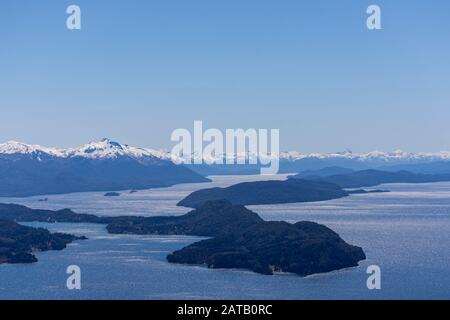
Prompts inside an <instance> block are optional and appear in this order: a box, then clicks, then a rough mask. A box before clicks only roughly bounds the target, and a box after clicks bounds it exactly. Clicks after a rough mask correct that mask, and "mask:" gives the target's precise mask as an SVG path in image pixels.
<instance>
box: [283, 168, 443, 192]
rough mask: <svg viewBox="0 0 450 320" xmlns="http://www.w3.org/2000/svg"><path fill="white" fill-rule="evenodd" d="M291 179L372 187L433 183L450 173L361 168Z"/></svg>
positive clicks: (355, 186) (300, 175) (345, 186)
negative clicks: (328, 174) (392, 184)
mask: <svg viewBox="0 0 450 320" xmlns="http://www.w3.org/2000/svg"><path fill="white" fill-rule="evenodd" d="M290 179H291V180H292V179H294V180H295V179H300V180H305V179H306V180H311V181H321V182H328V183H333V184H336V185H338V186H340V187H342V188H361V187H372V186H376V185H379V184H383V183H431V182H446V181H450V174H421V173H413V172H408V171H396V172H391V171H382V170H373V169H370V170H361V171H355V172H350V173H346V174H335V175H330V176H317V175H310V176H305V174H299V175H294V176H291V177H290Z"/></svg>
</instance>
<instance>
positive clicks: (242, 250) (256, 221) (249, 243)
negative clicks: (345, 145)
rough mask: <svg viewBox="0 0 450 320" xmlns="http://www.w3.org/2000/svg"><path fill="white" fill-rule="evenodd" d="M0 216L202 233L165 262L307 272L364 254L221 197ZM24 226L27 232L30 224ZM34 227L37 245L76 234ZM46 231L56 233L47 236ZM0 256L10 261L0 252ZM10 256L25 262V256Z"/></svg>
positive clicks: (5, 211)
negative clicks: (113, 212)
mask: <svg viewBox="0 0 450 320" xmlns="http://www.w3.org/2000/svg"><path fill="white" fill-rule="evenodd" d="M0 219H2V221H5V222H4V223H5V227H6V228H5V229H6V230H15V229H16V230H17V229H18V228H21V227H23V226H20V225H17V223H16V222H15V221H22V222H31V221H41V222H73V223H76V222H80V223H81V222H86V223H100V224H105V225H106V228H107V230H108V232H109V233H114V234H139V235H190V236H199V237H207V238H208V239H205V240H201V241H199V242H197V243H194V244H192V245H189V246H187V247H185V248H183V249H181V250H179V251H176V252H174V253H172V254H170V255H169V256H168V257H167V260H168V261H169V262H171V263H181V264H194V265H205V266H207V267H209V268H231V269H248V270H251V271H254V272H257V273H261V274H273V273H274V272H289V273H295V274H298V275H300V276H307V275H311V274H315V273H323V272H329V271H333V270H339V269H343V268H349V267H355V266H357V265H358V263H359V261H361V260H364V259H365V258H366V256H365V254H364V251H363V250H362V249H361V248H360V247H356V246H353V245H350V244H348V243H346V242H345V241H344V240H343V239H341V238H340V237H339V235H338V234H337V233H335V232H334V231H332V230H331V229H329V228H327V227H325V226H323V225H320V224H317V223H314V222H298V223H296V224H290V223H287V222H269V221H264V220H263V219H262V218H261V217H260V216H259V215H258V214H256V213H255V212H253V211H251V210H249V209H247V208H246V207H244V206H243V205H235V204H232V203H231V202H230V201H227V200H216V201H207V202H206V203H204V204H203V205H201V206H200V207H199V208H197V209H195V210H192V211H191V212H189V213H187V214H185V215H181V216H162V217H137V216H122V217H97V216H95V215H88V214H78V213H75V212H73V211H71V210H68V209H64V210H60V211H51V210H34V209H30V208H27V207H23V206H18V205H6V204H3V205H2V204H0ZM8 223H10V225H8ZM23 228H29V227H23ZM24 230H28V232H31V231H30V229H24ZM38 230H39V232H40V234H41V237H40V238H39V237H38V238H37V239H43V242H42V243H43V244H42V246H41V247H39V246H38V247H37V248H43V249H45V248H47V249H49V250H50V249H58V248H63V247H64V245H65V244H67V243H69V242H70V241H73V240H75V239H76V238H74V237H73V236H69V235H60V234H53V235H51V234H50V233H49V232H48V231H47V230H44V229H38ZM42 235H45V236H42ZM50 237H56V238H55V240H54V241H53V242H49V240H48V239H49V238H50ZM0 238H2V239H3V238H5V239H9V238H11V237H4V236H2V235H1V233H0ZM21 239H22V240H21ZM27 239H29V238H27ZM57 239H59V240H60V241H57ZM64 240H65V241H64ZM7 241H10V240H7ZM27 241H28V240H27ZM27 241H25V240H23V238H20V237H16V244H18V243H22V242H23V245H24V248H25V251H22V252H24V253H28V254H31V252H32V251H33V248H36V246H35V245H31V244H30V245H28V244H29V243H28V242H27ZM36 243H38V244H39V242H36ZM49 243H51V244H52V245H49ZM45 244H47V246H45ZM53 244H54V245H53ZM2 250H3V251H2V252H4V254H3V257H6V256H8V255H7V252H11V251H10V250H9V249H8V247H6V246H4V248H3V249H2ZM8 250H9V251H8ZM9 256H11V255H9ZM9 256H8V257H9ZM25 257H28V259H30V260H29V261H32V260H33V259H32V258H30V257H29V256H27V255H25ZM2 261H3V262H13V260H11V259H6V258H3V260H2ZM15 261H17V262H19V261H24V262H25V261H27V259H25V258H23V259H20V260H15Z"/></svg>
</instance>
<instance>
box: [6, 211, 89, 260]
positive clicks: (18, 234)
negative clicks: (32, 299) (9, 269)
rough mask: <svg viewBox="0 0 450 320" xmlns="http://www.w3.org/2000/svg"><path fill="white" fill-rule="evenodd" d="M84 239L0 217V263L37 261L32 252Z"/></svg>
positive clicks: (62, 247)
mask: <svg viewBox="0 0 450 320" xmlns="http://www.w3.org/2000/svg"><path fill="white" fill-rule="evenodd" d="M84 239H86V238H85V237H76V236H74V235H70V234H64V233H50V232H49V231H48V230H46V229H42V228H32V227H27V226H23V225H20V224H18V223H16V222H14V221H10V220H3V219H0V264H3V263H14V264H16V263H33V262H37V259H36V257H35V256H34V255H33V252H38V251H49V250H63V249H65V248H66V246H67V244H69V243H71V242H73V241H75V240H84Z"/></svg>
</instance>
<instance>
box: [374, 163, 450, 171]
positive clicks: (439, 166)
mask: <svg viewBox="0 0 450 320" xmlns="http://www.w3.org/2000/svg"><path fill="white" fill-rule="evenodd" d="M379 169H380V170H384V171H410V172H413V173H424V174H450V161H436V162H429V163H415V164H402V165H394V166H383V167H380V168H379Z"/></svg>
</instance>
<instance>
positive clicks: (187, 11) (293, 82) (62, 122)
mask: <svg viewBox="0 0 450 320" xmlns="http://www.w3.org/2000/svg"><path fill="white" fill-rule="evenodd" d="M70 4H77V5H79V6H80V7H81V9H82V30H81V31H69V30H67V29H66V27H65V21H66V17H67V14H66V12H65V11H66V8H67V6H68V5H70ZM370 4H378V5H380V6H381V8H382V19H383V20H382V23H383V30H381V31H369V30H368V29H367V28H366V17H367V15H366V8H367V6H368V5H370ZM0 41H1V43H0V117H1V119H0V142H3V141H6V140H11V139H14V140H19V141H23V142H27V143H39V144H43V145H49V146H61V147H63V146H64V147H65V146H76V145H80V144H83V143H86V142H88V141H90V140H96V139H100V138H102V137H110V138H112V139H116V140H118V141H121V142H124V143H128V144H131V145H137V146H146V147H160V148H169V147H171V146H172V143H171V142H170V134H171V132H172V130H174V129H176V128H192V126H193V121H194V120H203V121H204V123H205V126H206V127H215V128H221V129H225V128H241V127H242V128H252V127H253V128H279V129H280V130H281V148H282V149H283V150H291V149H295V150H299V151H303V152H332V151H340V150H343V149H346V148H350V149H352V150H353V151H356V152H364V151H370V150H373V149H380V150H385V151H390V150H395V149H398V148H401V149H404V150H406V151H438V150H450V2H449V1H448V0H435V1H425V0H420V1H419V0H389V1H379V0H372V1H365V0H341V1H336V0H328V1H322V0H314V1H313V0H308V1H300V0H289V1H288V0H276V1H275V0H271V1H265V0H189V1H186V0H167V1H166V0H164V1H163V0H158V1H153V0H141V1H137V0H136V1H133V0H129V1H125V0H109V1H106V0H95V1H93V0H72V1H64V0H54V1H50V0H39V1H36V0H19V1H18V0H2V1H1V4H0Z"/></svg>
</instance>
